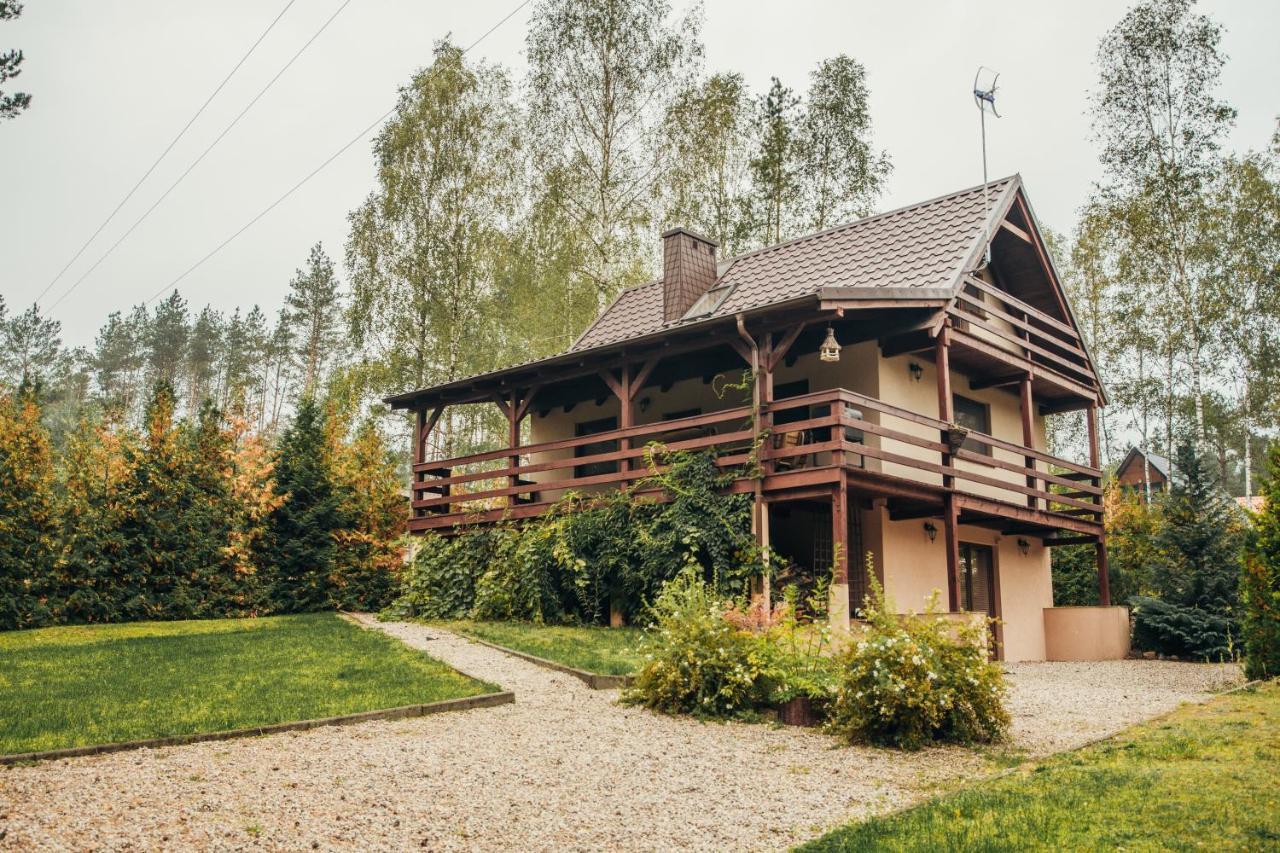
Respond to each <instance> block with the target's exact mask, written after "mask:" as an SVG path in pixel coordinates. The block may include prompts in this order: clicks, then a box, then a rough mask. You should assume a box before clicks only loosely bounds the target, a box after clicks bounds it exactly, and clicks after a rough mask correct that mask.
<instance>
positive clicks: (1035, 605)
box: [850, 508, 1053, 661]
mask: <svg viewBox="0 0 1280 853" xmlns="http://www.w3.org/2000/svg"><path fill="white" fill-rule="evenodd" d="M862 522H863V526H862V536H863V544H864V547H865V548H867V549H868V550H870V551H871V552H872V555H873V559H874V560H875V563H876V569H877V574H878V575H880V576H881V577H883V578H884V587H885V592H886V594H887V595H888V597H889V599H890V601H891V602H892V603H893V606H894V608H895V609H896V610H897V611H898V612H900V613H907V612H912V611H915V612H920V611H923V610H924V609H925V608H926V607H927V606H928V602H929V598H930V597H931V596H932V595H933V593H934V592H935V591H937V593H938V604H939V606H940V607H941V608H942V609H943V610H945V609H946V608H947V594H946V589H947V551H946V537H945V534H944V533H943V530H942V524H941V522H940V521H937V520H934V521H933V524H934V525H935V526H936V527H937V528H938V532H937V537H936V538H935V539H934V540H933V541H930V540H929V536H928V534H927V533H926V532H925V528H924V525H925V521H924V520H923V519H911V520H904V521H892V520H890V519H889V517H888V511H887V510H886V509H884V508H873V509H870V510H865V511H864V512H863V516H862ZM958 531H959V536H960V541H961V542H972V543H975V544H979V545H990V546H992V548H993V550H994V556H995V571H996V585H997V596H998V599H999V603H1000V607H999V612H1000V620H1001V628H1000V636H1001V640H1002V644H1003V648H1004V659H1005V660H1008V661H1022V660H1045V655H1046V651H1045V627H1044V619H1043V615H1042V614H1043V613H1044V609H1045V608H1046V607H1052V605H1053V580H1052V574H1051V572H1050V566H1049V550H1048V549H1047V548H1045V547H1044V546H1043V544H1042V543H1041V541H1040V540H1039V539H1036V538H1034V537H1030V536H1027V537H1017V536H1001V535H999V534H998V533H997V532H996V531H993V530H988V529H986V528H982V527H972V526H969V525H963V524H962V525H960V527H959V528H958ZM1019 538H1022V539H1025V541H1026V542H1027V553H1026V555H1023V554H1022V551H1021V549H1020V548H1019V547H1018V539H1019ZM853 570H854V566H853V565H850V571H853ZM858 570H861V567H860V566H859V567H858Z"/></svg>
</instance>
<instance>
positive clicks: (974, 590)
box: [960, 542, 996, 616]
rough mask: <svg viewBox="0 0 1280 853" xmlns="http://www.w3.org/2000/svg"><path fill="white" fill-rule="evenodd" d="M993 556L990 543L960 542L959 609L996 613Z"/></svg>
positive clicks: (989, 614)
mask: <svg viewBox="0 0 1280 853" xmlns="http://www.w3.org/2000/svg"><path fill="white" fill-rule="evenodd" d="M994 563H995V557H994V554H993V553H992V550H991V546H990V545H974V544H973V543H972V542H961V543H960V609H961V610H969V611H972V612H975V613H985V614H987V615H988V616H995V615H996V588H995V571H994Z"/></svg>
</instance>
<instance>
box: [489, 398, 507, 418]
mask: <svg viewBox="0 0 1280 853" xmlns="http://www.w3.org/2000/svg"><path fill="white" fill-rule="evenodd" d="M493 402H494V403H495V404H497V406H498V408H499V409H501V410H502V415H503V417H506V418H510V417H511V407H510V406H508V405H507V401H506V400H504V399H502V398H501V397H494V398H493Z"/></svg>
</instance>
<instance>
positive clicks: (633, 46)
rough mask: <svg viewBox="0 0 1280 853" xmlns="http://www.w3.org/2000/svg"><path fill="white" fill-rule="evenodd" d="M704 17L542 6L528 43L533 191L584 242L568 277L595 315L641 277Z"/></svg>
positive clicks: (606, 1)
mask: <svg viewBox="0 0 1280 853" xmlns="http://www.w3.org/2000/svg"><path fill="white" fill-rule="evenodd" d="M700 14H701V10H700V9H695V10H694V11H693V12H691V13H690V14H689V15H688V16H687V17H685V18H684V19H683V20H682V21H678V22H673V21H672V20H670V19H671V7H670V5H669V4H668V3H667V2H666V0H542V2H540V3H539V4H538V6H537V7H535V9H534V12H533V16H532V19H531V21H530V24H529V35H528V40H527V47H528V57H529V78H528V94H527V101H528V108H529V121H530V128H531V130H532V134H531V135H532V139H533V153H534V167H535V170H536V174H537V175H538V177H537V179H536V181H537V185H539V186H544V187H549V188H552V192H551V193H550V197H551V198H552V199H553V200H554V202H555V203H556V204H557V205H559V206H561V207H562V209H563V212H564V214H565V216H566V218H567V219H568V220H569V221H570V222H571V223H572V224H573V228H574V233H575V234H576V235H577V236H578V238H579V239H580V240H582V241H583V243H584V244H585V251H583V252H582V253H581V266H580V267H579V269H578V270H577V271H576V273H577V275H578V276H579V277H581V278H582V279H583V280H584V281H585V283H586V284H587V285H589V286H590V287H591V288H592V289H593V291H594V294H595V297H596V307H597V308H602V307H604V305H605V304H607V303H608V301H609V300H610V299H612V298H613V296H614V294H616V293H617V292H618V290H619V289H621V288H622V287H623V286H624V285H626V284H630V283H633V282H635V281H637V280H640V279H642V278H643V276H644V274H645V271H646V266H647V265H646V263H645V258H646V250H647V248H648V244H649V242H650V241H651V239H652V235H651V233H650V232H651V230H652V228H651V224H652V219H653V209H652V199H653V197H654V193H655V190H656V188H657V187H658V186H659V185H660V177H661V175H662V172H663V169H664V167H665V164H664V162H663V160H662V159H661V158H660V157H659V156H657V155H658V153H659V152H660V151H661V149H662V146H661V145H660V141H661V135H662V133H663V129H664V120H665V117H666V113H667V109H668V105H669V103H670V102H671V100H672V98H674V97H675V96H676V94H677V93H678V92H681V91H683V90H685V89H686V88H687V87H688V84H689V83H690V81H691V80H692V79H693V75H694V73H695V71H696V70H697V63H698V61H699V59H700V58H701V55H702V46H701V43H700V42H699V41H698V33H699V30H700V27H701V18H700Z"/></svg>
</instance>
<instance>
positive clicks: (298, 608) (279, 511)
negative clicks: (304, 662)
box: [260, 397, 343, 613]
mask: <svg viewBox="0 0 1280 853" xmlns="http://www.w3.org/2000/svg"><path fill="white" fill-rule="evenodd" d="M331 466H332V460H331V459H330V454H329V450H328V447H327V446H326V441H325V418H324V413H323V410H322V409H321V408H320V406H319V404H318V403H317V402H316V401H315V399H314V398H313V397H303V398H302V400H301V401H300V402H299V403H298V410H297V412H296V413H295V415H294V419H293V423H292V424H290V425H289V427H288V429H286V430H285V431H284V433H283V434H282V435H281V436H280V445H279V448H278V449H277V452H276V467H275V478H276V491H277V493H278V494H280V495H282V496H283V497H284V500H283V501H282V502H281V504H280V505H279V506H278V507H276V509H274V510H273V511H272V513H271V515H270V516H268V518H267V529H266V533H265V535H264V536H263V537H262V547H261V560H260V561H261V565H262V567H263V571H264V573H265V574H266V575H267V577H269V578H270V582H269V597H270V601H271V607H272V609H273V610H275V611H276V612H280V613H298V612H306V611H312V610H323V609H326V608H328V607H330V606H332V598H331V586H332V583H331V578H332V575H333V573H334V570H335V567H336V557H337V543H336V540H335V538H334V532H335V531H337V530H338V529H340V528H341V527H342V526H343V518H342V510H341V506H340V495H339V492H338V489H337V487H336V486H335V484H334V481H333V472H332V467H331Z"/></svg>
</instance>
